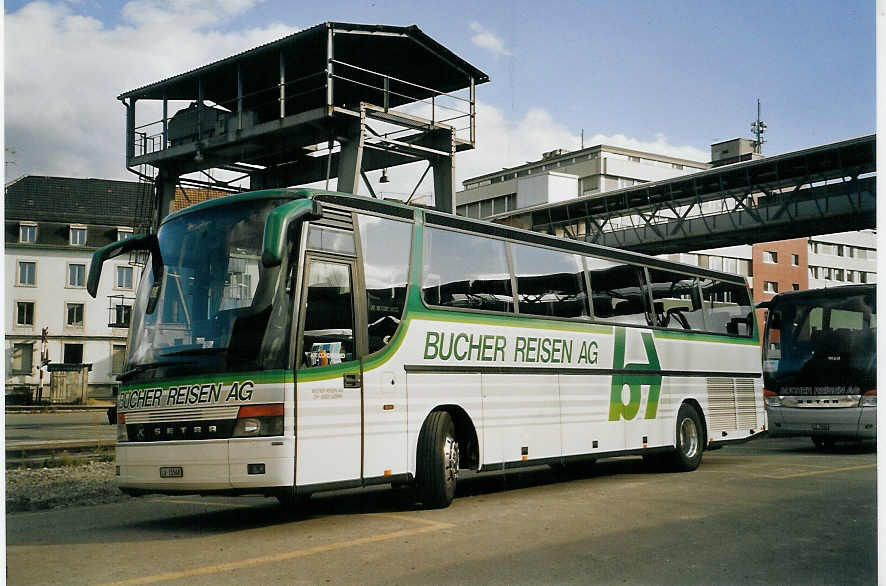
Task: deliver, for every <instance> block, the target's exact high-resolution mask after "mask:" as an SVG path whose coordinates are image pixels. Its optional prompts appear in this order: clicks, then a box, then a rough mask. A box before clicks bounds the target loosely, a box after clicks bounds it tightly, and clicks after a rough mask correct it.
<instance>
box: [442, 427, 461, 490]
mask: <svg viewBox="0 0 886 586" xmlns="http://www.w3.org/2000/svg"><path fill="white" fill-rule="evenodd" d="M443 477H444V478H445V479H446V483H447V484H450V483H453V482H455V480H456V479H457V478H458V442H456V441H455V439H454V438H453V437H452V436H446V439H445V440H444V441H443Z"/></svg>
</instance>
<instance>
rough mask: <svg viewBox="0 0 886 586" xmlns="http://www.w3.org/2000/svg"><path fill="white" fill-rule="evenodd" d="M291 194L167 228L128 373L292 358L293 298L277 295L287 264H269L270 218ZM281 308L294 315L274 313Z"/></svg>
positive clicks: (145, 291) (136, 326)
mask: <svg viewBox="0 0 886 586" xmlns="http://www.w3.org/2000/svg"><path fill="white" fill-rule="evenodd" d="M284 201H285V200H279V199H268V200H250V201H244V202H240V203H234V204H230V205H218V206H214V207H209V208H207V209H204V210H200V211H196V212H192V213H188V214H185V215H182V216H179V217H177V218H173V219H171V220H170V221H168V222H166V223H164V224H163V225H162V226H161V227H160V230H159V231H158V233H157V239H158V241H159V251H160V255H161V257H162V258H161V262H160V263H155V262H154V260H155V259H153V258H149V260H148V263H147V267H148V268H147V269H146V271H145V274H144V276H143V277H142V279H141V283H140V284H139V290H138V294H137V296H136V301H135V307H134V308H133V322H132V330H131V331H132V333H131V340H130V354H129V360H128V363H127V368H126V372H125V373H124V378H132V377H137V378H139V379H153V378H158V377H161V376H166V375H168V374H172V373H171V372H170V369H173V370H177V371H185V372H188V373H199V372H214V373H217V372H227V371H243V370H255V369H267V368H279V367H281V365H285V357H286V351H287V349H288V338H289V327H288V324H289V323H290V320H289V313H288V312H289V311H290V309H289V303H280V304H275V302H274V301H275V299H276V298H277V296H278V294H279V291H278V289H279V287H278V280H279V275H280V273H281V271H280V267H272V268H265V267H263V266H262V263H261V252H262V239H263V235H264V227H265V219H266V218H267V216H268V213H269V212H270V211H271V210H273V209H274V208H275V207H277V206H279V205H280V204H281V203H283V202H284ZM154 267H162V268H161V269H160V270H161V271H162V274H159V275H158V274H155V270H156V269H155V268H154ZM158 280H159V282H158ZM155 283H156V284H159V286H160V287H159V296H157V291H156V290H155V291H154V293H153V294H154V295H155V296H157V297H156V302H152V301H151V297H152V289H154V288H155ZM277 305H279V306H280V307H276V306H277ZM275 311H276V312H277V313H279V312H284V313H286V316H282V315H280V316H275V317H280V318H281V319H279V320H278V319H274V320H271V319H270V318H271V315H272V313H273V312H275ZM269 323H273V324H276V325H273V326H272V327H269V326H268V324H269ZM281 361H282V362H281ZM175 374H179V373H178V372H175Z"/></svg>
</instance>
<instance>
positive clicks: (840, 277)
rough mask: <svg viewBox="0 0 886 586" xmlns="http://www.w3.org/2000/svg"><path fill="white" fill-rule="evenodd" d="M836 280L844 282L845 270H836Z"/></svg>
mask: <svg viewBox="0 0 886 586" xmlns="http://www.w3.org/2000/svg"><path fill="white" fill-rule="evenodd" d="M834 280H835V281H842V280H843V269H834Z"/></svg>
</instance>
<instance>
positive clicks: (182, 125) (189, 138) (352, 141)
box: [118, 22, 489, 229]
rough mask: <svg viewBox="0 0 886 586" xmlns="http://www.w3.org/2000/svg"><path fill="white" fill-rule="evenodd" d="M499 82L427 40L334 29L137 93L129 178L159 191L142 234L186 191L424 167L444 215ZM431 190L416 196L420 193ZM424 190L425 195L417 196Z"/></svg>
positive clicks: (125, 99) (409, 30)
mask: <svg viewBox="0 0 886 586" xmlns="http://www.w3.org/2000/svg"><path fill="white" fill-rule="evenodd" d="M486 81H489V77H488V76H487V75H486V74H485V73H483V72H482V71H480V70H479V69H477V68H476V67H474V66H473V65H471V64H470V63H468V62H467V61H465V60H463V59H461V58H460V57H458V56H457V55H455V54H454V53H453V52H452V51H450V50H449V49H447V48H446V47H444V46H443V45H441V44H440V43H438V42H437V41H435V40H433V39H432V38H430V37H429V36H427V35H426V34H425V33H423V32H422V31H421V30H420V29H419V28H418V27H416V26H407V27H399V26H387V25H365V24H348V23H340V22H326V23H323V24H320V25H317V26H314V27H311V28H309V29H306V30H303V31H300V32H297V33H295V34H292V35H289V36H287V37H284V38H282V39H279V40H277V41H274V42H271V43H268V44H265V45H262V46H260V47H256V48H253V49H250V50H248V51H244V52H242V53H239V54H237V55H234V56H231V57H228V58H226V59H222V60H220V61H216V62H214V63H211V64H209V65H205V66H203V67H199V68H197V69H194V70H192V71H188V72H186V73H182V74H179V75H175V76H173V77H170V78H168V79H165V80H162V81H158V82H156V83H152V84H149V85H146V86H144V87H141V88H138V89H134V90H131V91H127V92H124V93H123V94H121V95H120V96H119V97H118V99H119V100H120V101H121V102H122V103H123V104H124V106H125V107H126V165H127V167H128V168H129V169H130V170H131V171H133V172H135V173H136V174H138V175H139V177H140V178H141V179H142V180H143V181H145V182H150V183H152V184H153V190H152V191H151V192H150V193H151V195H150V198H149V201H145V202H144V204H143V206H142V210H141V215H142V218H143V223H144V224H150V225H142V226H139V228H141V229H145V228H148V229H151V228H156V226H157V225H158V223H159V221H160V220H161V219H162V218H164V217H165V216H166V215H168V214H169V213H170V211H171V206H172V202H173V199H174V196H175V192H176V189H178V188H184V187H185V186H191V187H202V188H210V189H214V190H218V191H222V192H236V191H242V190H243V189H245V188H246V187H244V184H247V187H248V188H249V189H264V188H273V187H286V186H293V185H303V184H307V183H312V182H318V181H319V182H323V181H325V185H327V186H328V185H329V181H330V180H331V179H333V178H335V179H337V186H336V189H337V190H338V191H343V192H347V193H357V191H358V189H359V186H360V180H361V178H362V179H363V182H364V185H365V186H366V188H367V189H368V191H369V193H370V195H372V196H375V193H374V190H373V188H372V186H371V185H370V183H369V180H368V178H367V176H366V173H367V172H369V171H374V170H378V169H383V170H386V169H389V168H391V167H395V166H397V165H404V164H407V163H412V162H416V161H427V163H428V166H427V168H426V169H425V172H424V174H423V175H422V177H421V179H420V180H419V184H420V183H421V182H422V181H423V180H424V178H425V176H426V175H427V173H428V172H429V171H431V170H433V182H434V198H435V201H434V205H435V207H436V208H437V209H440V210H444V211H448V212H451V211H453V206H454V183H455V179H454V168H455V162H454V157H455V153H456V152H460V151H463V150H466V149H471V148H473V147H474V144H475V87H476V85H478V84H481V83H484V82H486ZM418 186H419V185H416V190H417V189H418ZM416 190H413V194H414V193H415V191H416Z"/></svg>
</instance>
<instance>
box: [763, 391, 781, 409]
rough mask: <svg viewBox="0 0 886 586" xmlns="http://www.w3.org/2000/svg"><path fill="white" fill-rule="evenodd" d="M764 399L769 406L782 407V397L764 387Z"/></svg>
mask: <svg viewBox="0 0 886 586" xmlns="http://www.w3.org/2000/svg"><path fill="white" fill-rule="evenodd" d="M763 399H764V400H765V401H766V406H767V407H781V397H779V396H778V395H776V394H775V393H774V392H772V391H770V390H768V389H763Z"/></svg>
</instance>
